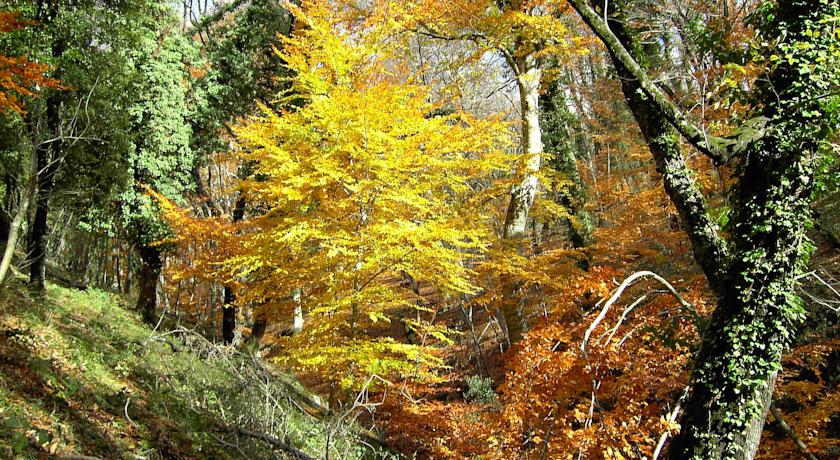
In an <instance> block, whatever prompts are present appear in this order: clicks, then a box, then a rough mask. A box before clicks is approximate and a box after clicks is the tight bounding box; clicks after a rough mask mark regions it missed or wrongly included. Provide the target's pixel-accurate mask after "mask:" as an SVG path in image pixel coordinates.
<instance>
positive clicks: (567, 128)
mask: <svg viewBox="0 0 840 460" xmlns="http://www.w3.org/2000/svg"><path fill="white" fill-rule="evenodd" d="M540 120H541V123H542V130H543V136H542V138H543V141H544V144H545V150H546V151H548V152H552V153H553V154H554V157H553V158H552V159H550V160H549V161H551V166H552V167H553V168H554V169H555V170H556V171H558V172H561V173H563V175H565V176H566V178H567V179H568V180H569V181H570V182H571V185H570V186H569V188H568V191H564V192H562V193H559V194H557V195H558V197H557V198H556V199H557V201H558V203H559V204H561V205H563V207H565V208H566V209H567V210H568V212H569V216H568V217H567V218H565V219H564V220H563V221H562V222H559V224H560V225H562V226H565V233H566V235H567V236H568V238H569V242H570V243H571V245H572V247H575V248H582V247H585V246H588V245H590V244H591V243H592V231H593V230H594V224H593V221H592V216H591V215H590V214H589V213H588V212H587V211H586V210H585V209H584V208H583V205H584V204H585V203H586V201H587V196H586V195H587V191H586V186H585V184H584V182H583V180H582V179H581V177H580V171H578V158H579V157H580V156H581V154H582V153H583V152H580V151H579V149H580V147H581V146H582V143H579V142H575V136H574V135H573V132H574V131H575V130H576V129H577V128H578V125H580V121H579V119H578V116H577V115H576V114H574V113H572V112H571V111H570V110H569V108H568V105H567V104H566V98H565V96H564V95H563V92H562V90H561V85H560V81H559V80H555V81H553V82H551V83H549V84H548V88H547V89H546V91H544V92H542V93H540Z"/></svg>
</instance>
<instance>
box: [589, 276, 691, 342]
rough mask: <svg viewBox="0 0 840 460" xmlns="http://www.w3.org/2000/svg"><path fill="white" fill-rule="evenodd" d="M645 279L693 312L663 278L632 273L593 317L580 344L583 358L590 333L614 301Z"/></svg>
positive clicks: (689, 305)
mask: <svg viewBox="0 0 840 460" xmlns="http://www.w3.org/2000/svg"><path fill="white" fill-rule="evenodd" d="M646 277H649V278H653V279H655V280H656V281H658V282H659V283H660V284H662V285H663V286H665V289H667V290H668V292H669V293H671V295H673V296H674V298H676V299H677V301H678V302H679V303H680V305H681V306H683V307H685V308H688V309H690V310H694V307H693V306H692V305H691V304H690V303H688V301H686V300H685V299H683V297H682V296H681V295H680V294H679V293H678V292H677V290H676V289H674V286H672V285H671V283H669V282H668V281H667V280H666V279H665V278H663V277H661V276H659V275H657V274H656V273H654V272H651V271H640V272H636V273H633V274H632V275H630V276H628V277H627V278H626V279H625V280H624V281H623V282H622V283H621V284H620V285H619V286H618V288H616V290H615V292H613V295H612V296H610V298H609V299H608V300H607V301H606V302H605V303H604V306H603V307H601V311H600V312H599V313H598V316H597V317H595V320H594V321H592V324H590V325H589V328H588V329H587V330H586V333H585V334H584V335H583V342H582V343H581V344H580V350H581V351H582V352H583V356H584V357H587V356H588V353H587V352H586V346H587V344H588V343H589V336H591V335H592V331H594V330H595V328H596V327H598V325H599V324H600V323H601V321H603V320H604V318H605V317H606V316H607V313H608V312H609V310H610V307H612V306H613V304H614V303H615V302H616V301H618V299H619V298H620V297H621V294H622V293H624V291H625V290H626V289H627V288H628V287H630V286H631V285H632V284H633V283H634V282H635V281H636V280H638V279H641V278H646ZM638 303H639V302H636V303H634V306H635V305H638ZM627 313H629V312H625V314H624V315H623V316H626V315H627ZM613 333H614V331H613Z"/></svg>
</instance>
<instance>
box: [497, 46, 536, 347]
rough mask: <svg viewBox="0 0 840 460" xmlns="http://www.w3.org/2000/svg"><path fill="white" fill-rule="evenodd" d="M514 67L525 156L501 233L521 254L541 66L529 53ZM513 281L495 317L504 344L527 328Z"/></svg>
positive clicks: (532, 183) (530, 199) (532, 185)
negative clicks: (504, 334)
mask: <svg viewBox="0 0 840 460" xmlns="http://www.w3.org/2000/svg"><path fill="white" fill-rule="evenodd" d="M517 66H518V67H519V68H520V69H522V71H521V73H520V75H518V76H517V79H516V82H517V87H518V89H519V100H520V105H521V119H522V152H523V154H525V155H526V161H525V177H524V178H523V179H522V182H520V183H519V184H518V185H516V186H514V187H513V188H511V191H510V202H509V204H508V209H507V214H506V216H505V224H504V228H503V236H504V238H505V239H512V240H515V243H514V244H516V245H517V249H518V251H519V252H520V253H521V252H523V251H524V248H523V247H522V246H523V245H524V244H525V242H524V241H523V239H524V236H525V231H526V229H527V228H528V212H529V211H530V210H531V205H532V204H534V197H535V196H536V194H537V189H538V188H539V180H538V179H537V176H536V174H535V173H536V172H538V171H539V169H540V165H541V162H542V153H543V142H542V131H541V130H540V81H541V79H542V69H541V68H540V67H539V64H538V63H537V62H536V59H535V58H534V57H533V56H531V55H529V56H526V57H524V58H522V59H520V62H519V63H518V64H517ZM513 284H514V285H513V286H511V287H510V288H509V292H508V293H507V294H508V295H506V296H505V297H506V298H505V299H504V302H503V303H502V305H501V306H500V307H499V310H500V311H499V314H500V315H499V316H500V317H501V319H502V322H503V323H504V326H505V327H504V329H505V330H506V332H507V339H508V343H509V344H511V345H512V344H514V343H516V342H518V341H520V340H521V339H522V336H523V334H524V333H525V330H526V328H527V325H526V322H525V316H524V314H523V311H522V309H521V308H519V302H518V300H517V299H516V296H517V293H518V290H519V289H518V283H513Z"/></svg>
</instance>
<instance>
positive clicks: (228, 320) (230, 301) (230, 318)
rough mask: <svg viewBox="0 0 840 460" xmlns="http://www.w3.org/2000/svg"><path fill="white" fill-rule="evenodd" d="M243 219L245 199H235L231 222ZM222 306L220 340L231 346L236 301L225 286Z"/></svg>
mask: <svg viewBox="0 0 840 460" xmlns="http://www.w3.org/2000/svg"><path fill="white" fill-rule="evenodd" d="M243 217H245V197H244V196H241V195H240V196H239V197H238V198H237V199H236V204H235V205H234V208H233V216H231V218H232V220H233V222H239V221H241V220H242V218H243ZM223 295H224V306H223V307H222V340H224V342H225V343H226V344H231V343H232V342H233V338H234V335H235V334H234V332H235V331H236V307H235V306H234V302H235V301H236V294H234V293H233V289H232V288H231V287H230V286H228V285H225V287H224V294H223Z"/></svg>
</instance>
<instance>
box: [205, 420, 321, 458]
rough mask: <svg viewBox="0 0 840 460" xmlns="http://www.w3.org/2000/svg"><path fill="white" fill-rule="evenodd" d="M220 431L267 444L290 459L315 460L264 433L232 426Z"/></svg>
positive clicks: (222, 428)
mask: <svg viewBox="0 0 840 460" xmlns="http://www.w3.org/2000/svg"><path fill="white" fill-rule="evenodd" d="M220 431H222V432H224V433H233V434H235V435H238V436H244V437H246V438H252V439H258V440H260V441H262V442H264V443H266V444H269V445H270V446H271V447H274V448H276V449H280V450H282V451H283V452H285V453H287V454H289V455H290V456H291V457H292V458H297V459H300V460H315V457H312V456H310V455H309V454H307V453H306V452H304V451H302V450H300V449H298V448H297V447H294V446H292V445H291V444H288V443H286V442H283V441H281V440H280V439H277V438H275V437H274V436H270V435H267V434H265V433H257V432H254V431H249V430H246V429H244V428H242V427H232V426H226V427H221V429H220Z"/></svg>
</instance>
